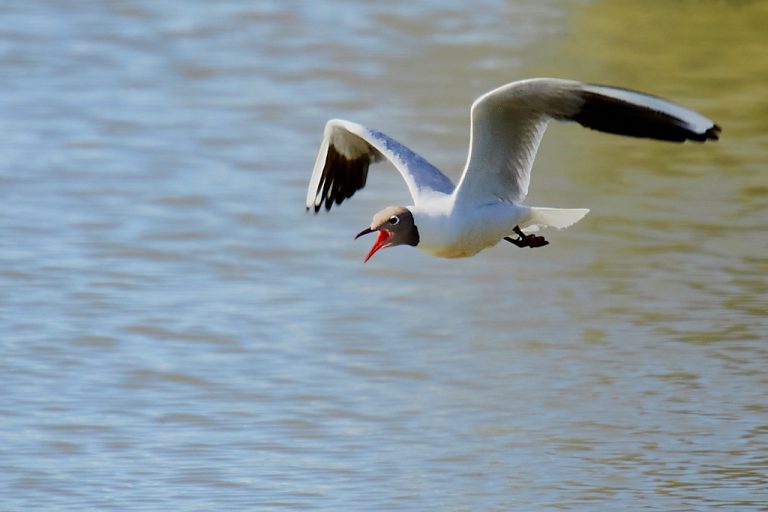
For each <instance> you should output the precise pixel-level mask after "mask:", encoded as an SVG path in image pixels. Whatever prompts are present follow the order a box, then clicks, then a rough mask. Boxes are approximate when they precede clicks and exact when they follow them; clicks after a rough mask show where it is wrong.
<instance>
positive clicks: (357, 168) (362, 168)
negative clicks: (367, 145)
mask: <svg viewBox="0 0 768 512" xmlns="http://www.w3.org/2000/svg"><path fill="white" fill-rule="evenodd" d="M372 158H375V156H374V155H372V154H371V153H367V154H363V155H362V156H359V157H354V158H349V157H346V156H344V155H343V154H342V153H340V152H339V151H338V150H337V149H336V148H335V147H334V146H333V145H332V144H331V145H329V146H328V153H327V155H326V159H325V163H324V165H323V172H322V176H321V178H320V182H319V183H318V186H317V192H316V195H315V203H314V209H315V213H318V212H319V211H320V209H321V208H323V206H324V207H325V209H326V210H330V209H331V207H332V206H333V204H334V203H336V204H337V205H339V204H341V203H342V202H344V200H345V199H349V198H350V197H352V196H353V195H355V192H357V191H358V190H360V189H361V188H363V187H364V186H365V183H366V180H367V178H368V167H369V165H370V162H371V159H372Z"/></svg>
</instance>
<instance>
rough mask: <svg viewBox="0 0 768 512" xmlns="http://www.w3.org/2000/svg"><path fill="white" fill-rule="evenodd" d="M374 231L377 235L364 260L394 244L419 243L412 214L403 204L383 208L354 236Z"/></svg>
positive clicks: (413, 244) (417, 231)
mask: <svg viewBox="0 0 768 512" xmlns="http://www.w3.org/2000/svg"><path fill="white" fill-rule="evenodd" d="M374 231H378V232H379V236H378V238H377V239H376V242H375V243H374V244H373V247H371V250H370V252H369V253H368V256H366V258H365V261H368V260H369V259H370V257H371V256H373V255H374V253H376V251H378V250H379V249H383V248H385V247H393V246H395V245H412V246H416V245H418V244H419V230H418V229H417V228H416V224H415V223H414V221H413V214H412V213H411V211H410V210H409V209H408V208H406V207H405V206H390V207H387V208H384V209H383V210H381V211H380V212H378V213H377V214H376V215H374V216H373V222H371V225H370V226H369V227H367V228H365V229H364V230H362V231H361V232H360V233H358V234H357V236H356V237H355V238H358V237H360V236H363V235H367V234H368V233H373V232H374Z"/></svg>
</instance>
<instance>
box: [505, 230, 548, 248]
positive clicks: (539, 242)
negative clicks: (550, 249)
mask: <svg viewBox="0 0 768 512" xmlns="http://www.w3.org/2000/svg"><path fill="white" fill-rule="evenodd" d="M512 231H514V232H515V234H516V235H517V236H518V237H519V238H512V237H509V236H505V237H504V240H506V241H507V242H509V243H511V244H515V245H516V246H518V247H530V248H531V249H533V248H534V247H544V246H545V245H547V244H549V242H547V241H546V240H545V239H544V237H543V236H536V235H526V234H525V233H523V231H522V230H521V229H520V226H515V228H514V229H513V230H512Z"/></svg>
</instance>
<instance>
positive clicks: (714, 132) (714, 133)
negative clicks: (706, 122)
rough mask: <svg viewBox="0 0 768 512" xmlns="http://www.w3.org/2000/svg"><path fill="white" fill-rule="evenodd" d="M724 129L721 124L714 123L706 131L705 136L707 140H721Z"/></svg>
mask: <svg viewBox="0 0 768 512" xmlns="http://www.w3.org/2000/svg"><path fill="white" fill-rule="evenodd" d="M722 131H723V130H722V128H720V126H719V125H717V124H713V125H712V127H711V128H709V129H708V130H707V131H705V132H704V137H706V140H720V133H721V132H722Z"/></svg>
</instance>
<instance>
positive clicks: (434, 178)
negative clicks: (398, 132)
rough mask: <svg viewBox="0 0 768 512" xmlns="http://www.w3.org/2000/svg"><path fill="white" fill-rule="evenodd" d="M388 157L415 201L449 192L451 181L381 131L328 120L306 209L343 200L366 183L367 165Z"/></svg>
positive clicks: (317, 209)
mask: <svg viewBox="0 0 768 512" xmlns="http://www.w3.org/2000/svg"><path fill="white" fill-rule="evenodd" d="M383 159H386V160H389V161H390V162H391V163H392V165H394V166H395V168H396V169H397V170H398V171H399V172H400V174H401V176H402V177H403V179H404V180H405V183H406V184H407V185H408V190H409V192H410V193H411V196H412V197H413V200H414V202H415V203H418V202H419V201H420V199H421V198H423V197H424V196H425V195H427V194H429V193H432V192H441V193H444V194H450V193H452V192H453V189H454V185H453V182H452V181H451V180H450V179H449V178H448V177H447V176H446V175H444V174H443V173H442V172H440V171H439V170H438V169H437V168H435V167H434V166H433V165H432V164H430V163H429V162H427V161H426V160H424V159H423V158H422V157H420V156H419V155H417V154H416V153H414V152H413V151H411V150H410V149H409V148H407V147H406V146H404V145H402V144H400V143H399V142H397V141H396V140H395V139H392V138H390V137H388V136H386V135H384V134H383V133H381V132H380V131H377V130H373V129H370V128H366V127H365V126H362V125H359V124H356V123H351V122H349V121H343V120H341V119H331V120H330V121H328V122H327V123H326V125H325V132H324V136H323V142H322V143H321V144H320V151H319V152H318V154H317V160H315V168H314V170H313V171H312V178H311V179H310V180H309V188H308V190H307V202H306V205H307V210H309V209H310V208H313V209H314V210H315V213H317V212H318V211H320V208H322V207H323V205H325V209H326V210H330V209H331V206H333V203H336V204H341V203H342V202H343V201H344V200H345V199H348V198H350V197H352V196H353V195H354V193H355V192H357V191H358V190H360V189H361V188H363V187H364V186H365V182H366V179H367V177H368V167H369V166H370V164H372V163H375V162H379V161H380V160H383Z"/></svg>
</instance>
